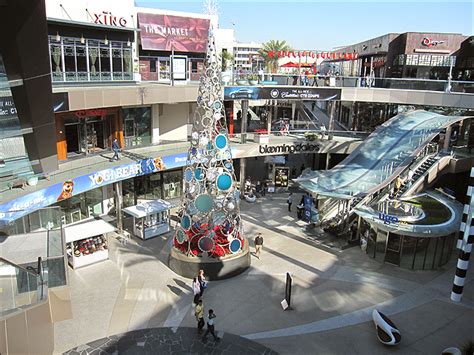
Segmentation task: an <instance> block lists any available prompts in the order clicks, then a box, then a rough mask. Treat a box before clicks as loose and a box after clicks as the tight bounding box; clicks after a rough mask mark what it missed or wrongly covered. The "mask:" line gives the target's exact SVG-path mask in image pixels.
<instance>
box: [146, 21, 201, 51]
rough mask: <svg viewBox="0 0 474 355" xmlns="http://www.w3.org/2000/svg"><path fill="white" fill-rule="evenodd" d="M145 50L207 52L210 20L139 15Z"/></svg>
mask: <svg viewBox="0 0 474 355" xmlns="http://www.w3.org/2000/svg"><path fill="white" fill-rule="evenodd" d="M138 22H139V25H140V37H141V44H142V48H143V49H150V50H165V51H172V50H175V51H180V52H206V47H207V35H208V31H209V20H208V19H202V18H193V17H182V16H171V15H160V14H146V13H138Z"/></svg>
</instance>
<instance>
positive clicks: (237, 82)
mask: <svg viewBox="0 0 474 355" xmlns="http://www.w3.org/2000/svg"><path fill="white" fill-rule="evenodd" d="M235 83H236V84H237V85H248V84H249V82H248V81H247V80H240V79H237V80H236V81H235Z"/></svg>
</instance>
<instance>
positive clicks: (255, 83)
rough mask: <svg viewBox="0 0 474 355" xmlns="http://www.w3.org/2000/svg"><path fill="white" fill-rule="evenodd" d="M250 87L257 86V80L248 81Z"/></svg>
mask: <svg viewBox="0 0 474 355" xmlns="http://www.w3.org/2000/svg"><path fill="white" fill-rule="evenodd" d="M249 83H250V85H258V80H249Z"/></svg>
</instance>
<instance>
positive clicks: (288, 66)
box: [280, 62, 299, 68]
mask: <svg viewBox="0 0 474 355" xmlns="http://www.w3.org/2000/svg"><path fill="white" fill-rule="evenodd" d="M280 67H281V68H298V67H299V65H298V63H293V62H288V63H285V64H283V65H280Z"/></svg>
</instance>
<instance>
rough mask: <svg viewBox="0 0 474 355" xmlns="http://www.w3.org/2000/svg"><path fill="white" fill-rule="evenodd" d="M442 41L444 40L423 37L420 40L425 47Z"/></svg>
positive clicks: (433, 45)
mask: <svg viewBox="0 0 474 355" xmlns="http://www.w3.org/2000/svg"><path fill="white" fill-rule="evenodd" d="M441 43H444V41H437V40H434V39H433V38H429V37H425V38H423V40H422V41H421V44H422V45H424V46H426V47H436V46H437V45H438V44H441Z"/></svg>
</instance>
